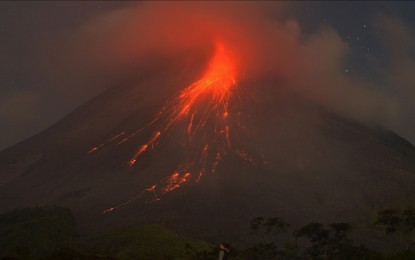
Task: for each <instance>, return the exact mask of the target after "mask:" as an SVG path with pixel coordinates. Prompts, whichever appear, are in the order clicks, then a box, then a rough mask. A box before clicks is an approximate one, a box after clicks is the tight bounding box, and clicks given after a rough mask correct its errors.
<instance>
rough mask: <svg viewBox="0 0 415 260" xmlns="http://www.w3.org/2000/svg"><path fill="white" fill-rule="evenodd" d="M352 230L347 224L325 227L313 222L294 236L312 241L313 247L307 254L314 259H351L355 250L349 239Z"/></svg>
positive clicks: (308, 249)
mask: <svg viewBox="0 0 415 260" xmlns="http://www.w3.org/2000/svg"><path fill="white" fill-rule="evenodd" d="M352 230H353V228H352V226H351V225H350V224H347V223H334V224H330V225H327V226H325V225H323V224H320V223H317V222H312V223H310V224H307V225H305V226H303V227H301V228H300V229H298V230H297V231H296V232H294V236H295V237H297V238H302V237H306V238H307V239H308V240H309V241H310V243H311V246H310V247H309V248H307V249H306V251H305V253H306V255H307V256H309V257H311V258H313V259H320V258H321V259H350V258H349V257H350V256H351V255H353V251H354V249H355V248H354V247H353V244H352V241H351V240H350V239H349V238H348V234H349V233H350V232H351V231H352Z"/></svg>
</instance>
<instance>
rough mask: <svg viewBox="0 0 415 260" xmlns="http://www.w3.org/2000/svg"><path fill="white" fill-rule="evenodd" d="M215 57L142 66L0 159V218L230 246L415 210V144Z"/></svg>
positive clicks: (223, 58) (12, 148) (221, 54)
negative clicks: (285, 229)
mask: <svg viewBox="0 0 415 260" xmlns="http://www.w3.org/2000/svg"><path fill="white" fill-rule="evenodd" d="M217 48H218V50H217V53H216V54H217V55H216V56H214V58H212V59H210V61H209V62H207V63H206V61H205V59H204V58H201V59H193V60H181V61H180V62H176V61H172V60H175V59H174V58H172V59H171V60H169V59H167V58H166V59H164V60H163V59H159V60H158V61H157V62H154V63H151V64H149V65H148V66H146V67H140V68H138V69H137V75H136V76H135V77H134V78H132V79H131V80H128V81H127V82H125V83H123V84H120V85H118V86H115V87H113V88H111V89H109V90H107V91H106V92H104V93H102V94H100V95H99V96H97V97H96V98H94V99H92V100H91V101H89V102H87V103H86V104H84V105H83V106H81V107H79V108H78V109H76V110H75V111H73V112H72V113H70V114H69V115H68V116H66V117H65V118H63V119H62V120H60V121H59V122H57V123H56V124H55V125H53V126H51V127H50V128H49V129H47V130H45V131H44V132H42V133H40V134H38V135H36V136H33V137H32V138H29V139H28V140H26V141H23V142H22V143H20V144H17V145H15V146H13V147H11V148H9V149H6V150H4V151H2V152H1V153H0V210H1V212H5V211H7V210H10V209H12V208H15V207H28V206H42V205H59V206H64V207H69V208H71V209H72V210H73V212H74V214H75V215H76V217H77V219H78V222H79V225H80V228H81V230H82V231H83V232H94V231H97V230H102V229H107V228H112V227H117V226H128V225H130V224H134V223H140V222H159V223H165V224H167V225H169V226H172V227H174V228H176V229H178V230H181V231H183V232H186V233H189V234H192V235H197V236H198V237H202V238H215V239H223V238H229V237H239V236H240V235H241V234H242V233H243V232H245V231H247V229H248V226H249V220H251V219H252V218H254V217H257V216H264V217H273V216H278V217H280V218H283V219H285V220H286V221H287V222H290V223H293V224H305V223H308V222H311V221H318V222H322V223H330V222H336V221H337V222H339V221H341V222H349V223H363V224H364V223H368V222H370V221H371V217H373V214H374V212H376V211H377V210H379V209H382V208H384V207H389V206H403V205H407V204H410V203H413V202H414V200H415V190H414V189H413V187H415V148H414V146H412V145H411V144H410V143H409V142H407V141H406V140H404V139H403V138H401V137H399V136H398V135H396V134H394V133H393V132H391V131H388V130H385V129H382V128H380V127H372V126H368V125H366V124H363V123H361V122H357V121H354V120H351V119H347V118H344V117H341V116H339V115H336V114H335V113H333V112H331V111H329V110H328V109H326V108H325V107H323V106H320V105H318V104H315V103H313V102H311V101H308V100H307V99H305V98H303V97H302V96H301V95H299V94H298V93H295V92H293V91H289V90H287V89H284V88H282V87H280V85H279V84H280V83H279V81H278V80H274V79H272V78H271V77H269V78H263V79H243V78H239V79H234V78H233V74H232V73H233V68H232V66H231V65H230V64H228V60H227V56H226V55H225V54H223V53H221V48H222V46H221V45H220V44H218V45H217ZM215 57H216V58H215ZM188 64H192V65H191V66H189V65H188ZM195 64H196V65H195ZM206 64H208V65H207V66H206ZM218 66H219V69H217V68H218Z"/></svg>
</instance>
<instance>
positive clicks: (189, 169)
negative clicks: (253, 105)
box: [88, 42, 252, 213]
mask: <svg viewBox="0 0 415 260" xmlns="http://www.w3.org/2000/svg"><path fill="white" fill-rule="evenodd" d="M215 47H216V48H215V53H214V55H213V56H212V58H211V60H210V61H209V63H208V66H207V68H206V70H205V72H204V73H203V74H202V76H201V78H200V79H198V80H196V81H195V82H194V83H192V84H191V85H189V86H187V87H186V88H185V89H183V90H182V91H181V92H180V93H179V95H178V96H177V97H176V98H175V99H174V100H173V101H172V102H167V103H166V104H167V105H165V106H164V107H163V109H162V110H161V111H160V112H159V113H158V114H157V116H156V117H155V118H154V119H153V120H152V121H151V122H150V123H149V124H148V125H146V126H145V127H143V128H141V129H139V130H137V131H135V132H133V133H132V134H125V132H122V133H120V134H118V135H116V136H115V137H114V138H112V139H111V140H110V141H111V142H115V143H116V144H117V145H121V144H123V143H124V142H126V141H128V140H129V139H130V138H132V137H133V136H135V135H136V134H137V133H139V132H140V131H142V130H143V129H145V128H149V127H154V128H155V129H156V130H155V131H154V132H153V134H152V135H151V137H150V138H149V139H148V141H147V142H146V143H144V144H142V145H141V146H139V147H138V149H137V150H136V152H135V153H134V155H133V156H132V158H131V159H130V160H129V162H128V165H129V166H131V167H133V166H135V165H136V164H137V163H138V162H139V159H140V156H142V155H143V154H144V153H146V152H148V151H149V150H153V149H154V148H155V147H156V146H157V144H158V142H159V141H160V139H161V138H163V136H165V135H166V133H167V132H168V131H170V130H171V128H173V127H183V130H184V131H183V132H184V134H185V136H187V138H186V139H187V148H188V150H190V155H189V156H188V157H190V158H186V160H185V161H184V162H182V163H181V164H180V165H178V167H177V168H178V169H175V170H174V171H172V172H173V174H171V175H170V176H169V177H167V178H165V179H162V180H161V181H160V182H159V183H158V184H154V185H152V186H151V187H149V188H147V189H145V190H143V191H142V192H141V193H140V194H139V195H138V196H136V197H134V198H133V199H131V200H129V201H127V202H125V203H122V204H120V205H119V206H123V205H126V204H129V203H131V202H132V201H133V200H135V199H138V198H140V197H141V196H142V194H143V193H145V192H151V193H157V192H158V193H159V194H158V195H157V196H158V197H157V199H158V198H159V196H162V195H164V194H166V193H169V192H171V191H173V190H176V189H178V188H179V187H181V186H182V185H184V184H185V183H188V182H189V181H190V180H191V179H193V180H194V181H195V182H199V181H200V179H201V178H202V177H203V175H204V174H206V173H208V172H211V173H213V172H215V170H216V167H217V166H218V164H219V163H220V161H221V160H222V159H223V158H225V156H226V155H227V154H229V153H234V154H236V155H237V156H240V157H241V158H242V159H243V160H244V161H249V162H252V160H251V157H250V156H249V155H248V154H247V153H245V152H243V151H242V150H236V149H235V150H233V149H231V138H232V135H231V129H232V126H235V125H239V124H238V123H234V124H232V121H235V120H232V119H233V118H232V116H233V115H232V113H231V111H229V108H230V101H231V99H232V98H234V96H235V94H236V90H237V80H236V78H237V77H236V75H237V70H236V66H235V63H234V60H233V59H232V56H231V53H230V52H229V51H228V50H227V49H226V48H225V45H224V44H223V43H221V42H217V43H216V45H215ZM104 144H106V143H104ZM104 144H102V145H101V146H97V147H94V148H92V149H91V150H90V151H89V152H88V153H93V152H96V151H97V150H98V149H100V148H102V146H103V145H104ZM195 150H196V151H195ZM195 172H196V174H195ZM119 206H117V207H119ZM117 207H113V208H109V209H107V210H106V211H104V213H106V212H110V211H112V210H113V209H114V208H117Z"/></svg>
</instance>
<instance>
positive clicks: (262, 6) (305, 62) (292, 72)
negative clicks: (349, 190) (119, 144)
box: [0, 2, 415, 149]
mask: <svg viewBox="0 0 415 260" xmlns="http://www.w3.org/2000/svg"><path fill="white" fill-rule="evenodd" d="M291 5H293V4H291V3H285V2H282V3H269V2H265V3H262V2H260V3H252V2H226V3H210V2H204V3H201V2H195V3H193V2H184V3H161V2H153V3H138V4H136V3H134V4H131V3H130V4H128V5H127V6H124V5H121V6H117V7H116V8H108V9H107V10H105V11H101V12H90V13H89V14H88V15H84V16H82V17H84V18H83V19H80V20H79V21H78V22H77V23H76V25H74V26H71V27H69V28H65V29H64V30H61V31H59V32H57V33H53V34H49V35H47V36H45V37H44V38H43V39H42V41H41V44H38V45H37V50H38V57H37V58H36V62H37V63H36V66H37V69H36V70H35V71H34V72H32V73H33V74H35V75H36V79H37V82H38V83H37V84H36V85H42V86H43V87H39V88H34V89H31V90H30V91H33V95H36V96H37V98H38V99H39V100H41V101H40V102H38V101H36V102H35V101H33V102H32V103H30V102H25V101H23V99H17V100H16V101H15V102H17V104H18V103H19V102H24V103H26V104H27V106H33V107H34V108H35V109H34V110H35V111H47V109H46V108H45V105H44V102H42V100H43V101H45V100H51V99H52V100H56V103H55V104H54V102H53V101H51V102H49V104H48V106H56V107H60V109H59V108H58V109H57V110H60V111H61V112H60V116H61V115H63V114H64V113H65V112H63V111H69V110H70V109H73V108H75V107H76V106H77V105H79V104H80V103H82V102H85V101H86V100H88V99H90V98H92V97H93V96H94V95H96V93H98V92H100V91H102V90H104V89H106V88H108V87H111V86H113V85H115V84H117V83H119V82H122V81H123V80H124V79H125V78H128V77H130V76H132V75H134V74H135V73H136V71H135V70H136V69H137V67H140V66H146V64H148V63H149V62H150V61H151V59H150V58H149V57H152V55H159V56H163V55H165V56H169V55H172V54H174V53H184V54H186V53H187V54H189V55H190V54H191V53H195V52H197V51H200V52H203V53H205V54H206V55H208V53H209V51H211V49H212V46H213V44H214V42H215V41H216V40H221V41H223V42H224V43H226V44H227V45H229V46H230V47H231V48H232V50H233V52H234V57H235V59H236V62H237V67H238V72H239V74H240V80H241V81H243V80H245V79H255V78H274V79H276V82H277V83H275V87H276V88H282V89H290V90H291V91H295V92H297V93H299V94H300V95H303V96H304V97H306V98H308V99H311V100H314V101H316V102H318V103H319V104H321V105H323V106H325V107H327V108H329V109H330V110H332V111H334V112H336V113H339V114H341V115H343V116H347V117H350V118H353V119H358V120H360V121H363V122H371V123H377V124H381V125H384V126H385V127H389V128H391V129H392V130H394V131H396V132H397V133H399V134H401V135H402V136H403V137H405V138H407V139H409V140H410V141H411V142H412V143H415V136H414V135H413V133H414V132H415V131H414V130H415V123H412V121H413V120H411V115H413V114H414V112H415V111H414V110H415V109H414V105H413V104H414V101H415V91H414V89H415V88H413V86H412V82H414V80H415V79H414V77H415V73H414V71H413V70H414V68H415V66H414V62H415V61H414V59H413V53H414V48H415V44H414V36H413V34H412V33H411V32H410V30H409V29H408V28H407V26H406V25H405V24H404V23H403V22H402V21H401V20H400V19H399V18H397V17H392V18H391V17H387V16H382V15H379V16H377V17H374V22H373V26H374V27H375V28H377V29H376V30H377V32H378V39H379V41H380V42H381V43H383V48H384V52H385V54H386V55H387V60H388V62H387V63H386V64H385V63H384V61H381V60H378V59H377V58H376V57H372V60H371V62H370V66H372V67H373V69H374V70H375V71H376V73H377V74H376V75H378V76H379V78H380V79H381V82H382V84H381V86H379V84H378V82H379V78H377V79H376V80H372V79H371V78H366V79H361V78H357V77H353V75H351V74H348V73H345V72H344V67H343V64H344V61H345V59H346V58H347V57H348V56H349V55H351V52H352V50H351V48H350V46H348V45H347V44H345V43H344V41H343V40H342V39H341V37H340V35H339V34H338V32H336V31H335V30H334V29H333V28H332V27H330V26H328V25H325V26H320V27H319V28H318V29H317V30H315V31H314V32H313V33H305V32H304V31H303V30H302V25H301V24H300V23H299V22H298V21H297V20H296V19H295V17H293V16H288V15H287V13H289V11H290V8H291ZM294 5H295V3H294ZM75 9H76V10H77V8H75ZM183 59H185V58H183ZM270 82H271V81H270ZM272 82H273V81H272ZM272 84H274V83H272ZM254 87H257V86H254ZM258 87H259V86H258ZM11 96H12V95H10V100H8V101H7V100H6V101H2V102H5V103H4V104H11V103H13V102H12V101H13V99H12V97H11ZM56 97H58V98H56ZM3 99H7V98H3ZM19 100H20V101H19ZM62 102H63V103H65V105H63V106H62V104H59V103H62ZM15 106H18V105H15ZM0 109H1V111H0V117H2V118H4V117H5V115H7V116H8V117H10V118H11V117H12V115H13V114H14V113H18V112H17V110H15V109H14V108H13V106H12V105H3V106H1V107H0ZM65 109H66V110H65ZM15 111H16V112H15ZM54 116H55V119H56V118H57V116H56V114H55V115H54ZM50 117H53V116H50ZM38 118H41V115H40V113H39V115H38ZM24 120H26V121H28V122H30V120H27V119H23V118H22V119H21V121H24ZM31 120H32V121H33V119H31ZM0 149H1V147H0Z"/></svg>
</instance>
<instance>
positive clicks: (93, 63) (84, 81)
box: [0, 1, 415, 150]
mask: <svg viewBox="0 0 415 260" xmlns="http://www.w3.org/2000/svg"><path fill="white" fill-rule="evenodd" d="M162 4H163V3H158V6H159V7H160V6H161V5H162ZM231 4H233V5H239V4H241V3H238V2H232V3H231ZM242 4H244V3H242ZM143 5H145V4H143V3H139V2H109V1H103V2H93V1H91V2H64V1H62V2H31V1H30V2H20V1H19V2H1V3H0V33H1V41H0V53H1V59H0V68H1V70H0V71H1V74H0V122H1V127H0V150H3V149H5V148H7V147H9V146H12V145H14V144H16V143H18V142H20V141H22V140H24V139H26V138H28V137H30V136H32V135H34V134H36V133H38V132H40V131H42V130H44V129H46V128H47V127H49V126H50V125H52V124H53V123H55V122H57V121H58V120H59V119H61V118H62V117H64V116H65V115H67V114H68V113H70V112H71V111H73V110H74V109H75V108H77V107H78V106H80V105H81V104H83V103H85V102H87V101H88V100H90V99H91V98H93V97H95V96H96V95H97V94H99V93H100V92H102V91H104V90H106V89H108V88H110V87H112V86H114V85H116V84H117V83H119V82H121V81H122V80H123V78H124V77H125V74H124V73H122V71H125V66H127V65H126V64H127V63H126V62H124V63H123V62H119V63H117V64H118V65H119V64H123V65H122V66H121V65H120V66H118V67H117V64H115V65H114V62H113V61H114V60H113V59H114V57H112V56H111V55H108V56H107V54H108V49H106V48H107V45H106V44H105V43H106V42H107V41H110V40H112V38H113V34H111V33H109V32H111V28H113V26H115V25H116V26H119V25H120V24H121V25H122V22H123V19H122V17H123V16H131V15H133V16H134V14H135V13H136V11H137V16H139V14H140V13H139V11H140V9H142V8H145V7H143ZM257 5H266V8H265V9H266V10H267V12H266V13H264V15H268V16H272V19H275V21H278V22H280V23H284V22H285V21H290V22H291V23H294V24H296V25H298V27H299V31H300V33H299V36H298V46H305V49H307V53H310V55H309V56H308V57H317V58H316V59H315V63H314V67H315V68H316V71H318V73H321V77H327V78H329V79H333V80H332V81H330V80H327V81H325V80H322V81H321V82H322V83H321V84H320V79H316V81H314V82H313V83H314V84H315V85H316V88H315V91H310V93H311V94H310V95H309V97H310V98H312V99H315V100H316V101H318V102H321V103H322V104H323V105H325V106H327V107H329V108H331V109H333V110H334V111H336V112H339V113H341V114H345V115H346V116H350V117H353V118H356V119H358V120H361V121H368V122H371V123H375V124H380V125H382V126H385V127H387V128H390V129H392V130H393V131H395V132H396V133H398V134H399V135H401V136H403V137H404V138H406V139H408V140H409V141H410V142H412V143H413V144H414V143H415V120H413V119H414V115H415V87H414V85H413V84H414V82H415V16H414V15H413V14H414V13H415V3H414V2H409V1H408V2H406V1H404V2H392V1H391V2H374V1H370V2H359V1H351V2H311V1H310V2H304V3H302V2H294V3H288V2H280V3H258V4H257ZM161 8H162V7H161ZM152 10H153V11H154V8H153V9H152ZM137 20H138V21H140V17H138V18H137ZM145 22H149V23H150V24H152V21H151V20H150V21H149V20H145ZM152 26H153V25H149V27H150V28H152ZM276 30H277V29H276ZM115 35H116V34H115ZM309 39H314V41H309ZM319 41H321V42H322V43H319ZM302 42H308V43H307V44H304V45H302ZM310 42H314V43H315V42H317V43H315V44H311V43H310ZM322 46H325V47H324V48H323V47H322ZM311 54H312V55H311ZM110 56H111V57H110ZM115 60H117V59H115ZM313 61H314V60H311V61H308V62H310V63H312V62H313ZM322 61H326V62H325V63H324V62H322ZM330 64H331V65H333V66H330ZM111 72H112V73H111ZM319 75H320V74H319ZM323 75H324V76H323ZM321 77H320V78H321ZM293 82H296V81H293ZM319 84H320V85H321V86H320V85H319ZM317 85H318V86H317ZM339 86H341V87H339ZM300 89H301V88H300ZM322 96H324V97H322Z"/></svg>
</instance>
